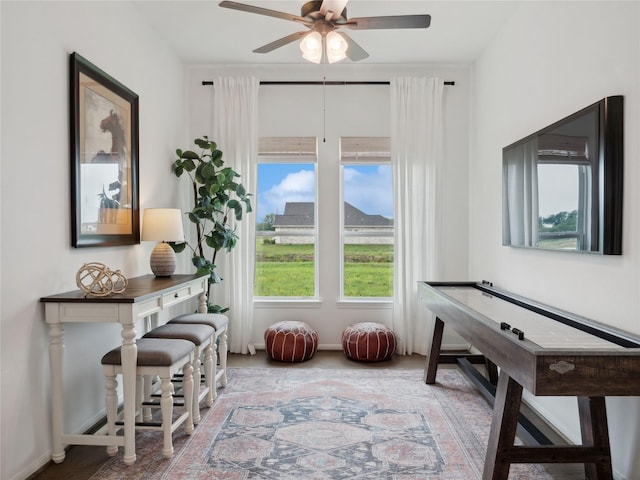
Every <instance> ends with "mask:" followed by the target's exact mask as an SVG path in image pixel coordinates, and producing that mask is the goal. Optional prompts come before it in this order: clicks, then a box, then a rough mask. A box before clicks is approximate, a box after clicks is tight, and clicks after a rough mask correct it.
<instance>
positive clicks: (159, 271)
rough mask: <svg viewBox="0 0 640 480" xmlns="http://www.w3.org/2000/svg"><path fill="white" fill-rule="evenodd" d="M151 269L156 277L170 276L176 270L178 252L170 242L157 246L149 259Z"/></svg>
mask: <svg viewBox="0 0 640 480" xmlns="http://www.w3.org/2000/svg"><path fill="white" fill-rule="evenodd" d="M149 264H150V265H151V271H152V272H153V273H154V274H155V275H156V277H170V276H171V275H172V274H173V272H175V270H176V254H175V252H174V251H173V248H171V245H169V244H168V243H165V242H162V243H159V244H157V245H156V246H155V248H154V249H153V251H152V252H151V258H150V261H149Z"/></svg>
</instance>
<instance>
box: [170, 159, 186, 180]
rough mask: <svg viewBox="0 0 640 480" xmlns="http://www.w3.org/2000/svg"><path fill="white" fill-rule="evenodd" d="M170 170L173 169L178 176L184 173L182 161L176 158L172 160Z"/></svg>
mask: <svg viewBox="0 0 640 480" xmlns="http://www.w3.org/2000/svg"><path fill="white" fill-rule="evenodd" d="M171 170H172V171H173V173H174V174H175V176H176V177H179V176H180V175H182V174H183V173H184V168H183V167H182V161H181V160H176V161H175V162H173V165H172V166H171Z"/></svg>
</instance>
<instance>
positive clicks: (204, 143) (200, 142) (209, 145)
mask: <svg viewBox="0 0 640 480" xmlns="http://www.w3.org/2000/svg"><path fill="white" fill-rule="evenodd" d="M193 143H195V144H196V145H197V146H199V147H200V148H202V149H203V150H211V149H213V150H215V148H216V144H215V142H210V141H209V140H208V139H207V137H203V138H196V139H195V140H194V141H193Z"/></svg>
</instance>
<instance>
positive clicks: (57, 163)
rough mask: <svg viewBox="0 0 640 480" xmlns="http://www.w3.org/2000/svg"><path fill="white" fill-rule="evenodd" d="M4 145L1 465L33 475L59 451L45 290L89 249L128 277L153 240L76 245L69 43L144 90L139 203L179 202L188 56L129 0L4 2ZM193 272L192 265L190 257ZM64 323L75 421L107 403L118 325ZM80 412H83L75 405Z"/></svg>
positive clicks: (57, 286) (74, 426) (69, 283)
mask: <svg viewBox="0 0 640 480" xmlns="http://www.w3.org/2000/svg"><path fill="white" fill-rule="evenodd" d="M0 15H1V22H2V23H1V27H2V28H1V29H2V77H1V78H2V156H1V162H2V163H1V181H2V183H1V197H0V198H1V200H0V205H1V208H2V211H1V218H2V227H1V228H2V231H1V239H0V259H1V266H2V269H1V277H0V299H1V310H0V313H1V317H0V332H1V385H2V394H1V402H2V403H1V411H0V423H1V425H2V444H1V448H0V455H1V459H0V464H1V465H2V466H1V471H0V477H1V478H3V479H6V480H10V479H21V478H25V477H26V476H28V475H29V474H31V473H33V472H34V471H36V470H37V469H38V468H39V467H41V466H42V465H44V464H45V463H47V462H48V460H49V458H50V450H51V441H50V427H49V426H50V424H51V421H50V415H49V409H50V406H49V365H48V349H47V346H48V334H47V330H46V327H45V323H44V316H43V307H42V305H41V304H40V303H39V298H40V297H42V296H47V295H52V294H55V293H61V292H65V291H69V290H75V289H76V285H75V274H76V271H77V270H78V268H80V266H81V265H82V264H83V263H85V262H89V261H99V262H103V263H105V264H106V265H108V266H109V267H111V268H113V269H120V270H122V272H123V273H124V275H126V276H127V277H134V276H137V275H143V274H147V273H150V272H149V268H148V258H149V253H150V251H151V248H152V247H153V244H148V243H144V244H142V245H136V246H126V247H111V248H88V249H74V248H71V246H70V245H71V234H70V205H69V188H70V181H69V171H70V167H69V107H68V103H69V99H68V81H69V80H68V61H69V60H68V55H69V54H70V53H72V52H74V51H77V52H78V53H80V54H81V55H82V56H84V57H85V58H87V59H88V60H89V61H91V62H92V63H94V64H95V65H97V66H98V67H99V68H101V69H103V70H105V71H106V72H107V73H109V74H110V75H112V76H113V77H114V78H115V79H117V80H118V81H120V82H122V83H123V84H124V85H126V86H127V87H129V88H130V89H132V90H133V91H134V92H136V93H137V94H138V95H139V96H140V206H141V208H145V207H163V206H179V203H180V199H179V198H178V197H179V195H178V182H177V181H176V179H175V178H174V177H173V176H172V174H171V173H170V165H171V162H172V161H173V156H174V153H173V152H174V150H175V147H176V146H180V145H182V144H183V143H184V139H185V138H186V127H185V125H186V123H185V121H186V113H185V112H186V106H185V100H186V86H185V80H184V77H185V73H184V67H183V65H182V64H181V62H180V61H179V60H178V59H177V58H176V57H175V56H174V55H173V54H171V53H170V52H169V51H168V50H167V49H166V48H165V47H164V46H163V45H162V42H161V37H160V36H156V34H155V33H154V32H152V31H150V30H149V29H148V28H146V27H145V23H144V19H143V18H141V17H140V16H139V14H138V13H137V10H136V9H135V8H134V7H133V6H131V4H130V3H125V2H50V1H46V2H7V1H3V2H0ZM180 268H182V269H184V270H183V273H187V272H189V273H190V272H191V270H189V269H188V268H189V267H188V266H186V265H183V264H181V265H180ZM65 333H66V357H65V360H66V361H65V368H66V375H65V379H66V384H67V387H69V388H73V395H72V396H69V397H68V398H69V399H70V402H69V404H68V405H67V408H66V413H67V414H68V415H67V418H66V422H65V425H66V429H67V430H69V431H83V430H84V429H85V428H86V427H87V426H88V424H87V423H88V422H90V419H94V420H95V419H96V418H99V417H100V416H101V415H102V411H103V410H104V409H103V405H104V388H103V384H104V380H103V377H102V373H101V370H100V368H99V364H100V356H101V355H102V354H103V353H105V352H106V351H107V350H108V349H110V348H112V347H113V346H115V345H118V344H119V343H120V342H121V339H120V329H119V327H118V326H116V325H103V326H100V325H73V326H69V327H67V328H65ZM70 413H73V415H70Z"/></svg>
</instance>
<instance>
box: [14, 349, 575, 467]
mask: <svg viewBox="0 0 640 480" xmlns="http://www.w3.org/2000/svg"><path fill="white" fill-rule="evenodd" d="M424 364H425V358H424V357H423V356H420V355H408V356H400V355H396V356H394V358H393V359H391V360H390V361H388V362H386V363H385V365H384V366H385V368H420V369H421V368H423V367H424ZM228 366H229V367H254V368H262V367H264V368H309V367H310V366H313V367H317V368H371V366H370V365H368V364H366V363H357V362H353V361H351V360H348V359H346V358H345V356H344V354H343V353H342V352H338V351H319V352H317V353H316V355H315V356H314V358H313V359H312V360H310V361H309V362H305V363H300V364H289V363H279V362H274V361H272V360H270V359H269V358H267V356H266V354H265V353H264V351H258V352H257V354H256V355H237V354H236V355H234V354H230V355H229V359H228ZM442 367H443V368H455V367H450V366H448V365H443V366H442ZM534 420H536V419H535V418H534ZM536 423H537V424H538V426H539V428H541V429H542V430H543V431H544V432H545V434H547V435H548V436H549V437H550V438H552V439H553V440H554V441H557V442H561V441H562V440H561V439H560V438H559V437H558V436H557V435H556V434H555V432H553V430H551V429H549V428H548V427H547V426H545V425H544V423H543V422H542V421H541V420H539V419H537V420H536ZM105 450H106V449H105V448H104V447H95V446H83V445H78V446H73V447H70V448H69V449H68V450H67V455H66V459H65V461H64V462H62V463H60V464H55V463H53V462H51V463H50V464H48V465H46V466H45V467H43V468H42V469H41V471H39V472H37V473H35V474H34V475H32V476H31V477H29V478H28V479H27V480H59V479H65V480H87V479H88V478H90V477H91V476H92V475H93V474H94V473H95V472H96V471H97V470H98V469H99V468H100V467H101V466H102V464H103V463H104V462H106V461H107V460H108V459H109V458H110V457H109V456H107V454H106V451H105ZM547 471H548V472H549V474H550V475H552V476H553V478H554V479H555V480H582V479H584V469H583V468H582V466H581V465H548V466H547Z"/></svg>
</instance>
